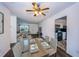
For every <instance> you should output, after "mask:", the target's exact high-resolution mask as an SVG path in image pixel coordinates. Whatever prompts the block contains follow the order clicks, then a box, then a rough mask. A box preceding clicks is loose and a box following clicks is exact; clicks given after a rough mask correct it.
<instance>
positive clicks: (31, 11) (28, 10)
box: [26, 10, 34, 12]
mask: <svg viewBox="0 0 79 59" xmlns="http://www.w3.org/2000/svg"><path fill="white" fill-rule="evenodd" d="M26 11H27V12H33V11H34V10H26Z"/></svg>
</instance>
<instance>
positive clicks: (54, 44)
mask: <svg viewBox="0 0 79 59" xmlns="http://www.w3.org/2000/svg"><path fill="white" fill-rule="evenodd" d="M50 46H51V48H52V49H50V50H49V56H52V55H55V56H56V52H57V39H54V38H51V40H50Z"/></svg>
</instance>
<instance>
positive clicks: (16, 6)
mask: <svg viewBox="0 0 79 59" xmlns="http://www.w3.org/2000/svg"><path fill="white" fill-rule="evenodd" d="M39 3H40V7H41V8H45V7H49V8H50V9H49V10H48V11H44V13H45V14H46V16H43V15H39V16H36V17H35V16H33V13H32V12H26V11H25V10H26V9H27V10H28V9H32V3H31V2H4V3H3V4H4V5H5V6H6V7H7V8H8V9H9V10H10V11H11V12H12V13H13V14H15V15H16V16H18V18H20V19H22V20H25V21H27V22H29V23H39V22H41V21H43V20H46V19H47V18H49V17H50V16H53V15H55V14H57V13H58V12H60V11H62V10H64V9H65V8H67V7H69V6H71V5H73V4H74V2H39Z"/></svg>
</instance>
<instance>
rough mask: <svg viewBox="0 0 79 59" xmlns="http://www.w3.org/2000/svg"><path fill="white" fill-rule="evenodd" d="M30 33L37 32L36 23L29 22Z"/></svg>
mask: <svg viewBox="0 0 79 59" xmlns="http://www.w3.org/2000/svg"><path fill="white" fill-rule="evenodd" d="M29 31H30V34H37V32H38V24H29Z"/></svg>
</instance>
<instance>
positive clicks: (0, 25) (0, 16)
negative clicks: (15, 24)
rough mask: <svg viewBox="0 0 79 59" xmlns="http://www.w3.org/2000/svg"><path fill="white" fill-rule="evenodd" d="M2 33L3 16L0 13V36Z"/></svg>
mask: <svg viewBox="0 0 79 59" xmlns="http://www.w3.org/2000/svg"><path fill="white" fill-rule="evenodd" d="M3 33H4V14H3V13H2V12H0V34H3Z"/></svg>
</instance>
